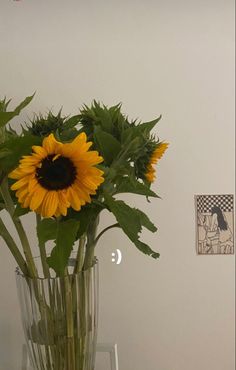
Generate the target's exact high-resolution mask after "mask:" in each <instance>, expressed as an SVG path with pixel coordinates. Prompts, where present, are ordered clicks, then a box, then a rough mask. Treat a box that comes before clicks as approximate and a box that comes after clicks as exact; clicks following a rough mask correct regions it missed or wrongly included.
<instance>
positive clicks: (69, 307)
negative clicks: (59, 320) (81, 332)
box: [65, 276, 76, 370]
mask: <svg viewBox="0 0 236 370" xmlns="http://www.w3.org/2000/svg"><path fill="white" fill-rule="evenodd" d="M65 295H66V327H67V355H68V357H67V361H68V364H67V366H68V369H70V370H76V367H75V337H74V320H73V299H72V290H71V282H70V277H69V276H65Z"/></svg>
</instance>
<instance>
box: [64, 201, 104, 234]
mask: <svg viewBox="0 0 236 370" xmlns="http://www.w3.org/2000/svg"><path fill="white" fill-rule="evenodd" d="M102 209H104V207H103V206H102V205H101V204H91V205H90V204H89V205H87V206H83V207H82V208H81V210H80V211H75V210H73V209H72V208H70V209H69V210H68V215H67V216H66V217H65V218H64V220H69V219H74V220H77V222H79V230H78V232H77V236H76V239H79V238H80V237H81V236H82V235H83V234H84V233H86V231H87V229H88V226H89V224H90V223H91V222H92V221H94V220H95V218H97V216H98V215H99V213H100V212H101V210H102Z"/></svg>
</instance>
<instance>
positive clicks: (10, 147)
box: [0, 135, 42, 172]
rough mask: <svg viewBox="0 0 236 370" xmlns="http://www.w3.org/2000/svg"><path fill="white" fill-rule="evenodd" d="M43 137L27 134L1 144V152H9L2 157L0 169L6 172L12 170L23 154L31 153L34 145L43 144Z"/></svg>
mask: <svg viewBox="0 0 236 370" xmlns="http://www.w3.org/2000/svg"><path fill="white" fill-rule="evenodd" d="M41 142H42V139H41V138H39V137H37V136H33V135H26V136H21V137H14V136H13V137H12V138H10V139H9V140H7V141H5V142H4V143H3V144H1V145H0V153H1V152H2V151H3V152H4V153H8V154H7V155H4V157H2V158H1V157H0V169H3V170H4V171H5V172H10V171H11V170H12V169H14V168H16V167H17V165H18V162H19V160H20V158H21V157H22V156H23V155H28V154H31V152H32V146H33V145H41Z"/></svg>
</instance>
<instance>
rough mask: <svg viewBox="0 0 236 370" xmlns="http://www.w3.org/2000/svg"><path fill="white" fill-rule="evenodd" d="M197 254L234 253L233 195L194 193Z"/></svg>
mask: <svg viewBox="0 0 236 370" xmlns="http://www.w3.org/2000/svg"><path fill="white" fill-rule="evenodd" d="M195 207H196V234H197V238H196V241H197V253H198V254H234V196H233V195H232V194H225V195H195Z"/></svg>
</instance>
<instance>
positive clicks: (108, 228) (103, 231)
mask: <svg viewBox="0 0 236 370" xmlns="http://www.w3.org/2000/svg"><path fill="white" fill-rule="evenodd" d="M113 227H120V225H119V224H118V223H115V224H113V225H110V226H108V227H106V228H105V229H104V230H102V231H101V232H100V233H99V234H98V236H97V237H96V239H95V241H94V243H95V245H96V244H97V242H98V240H99V239H100V238H101V236H102V235H103V234H104V233H105V232H106V231H107V230H110V229H112V228H113Z"/></svg>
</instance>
